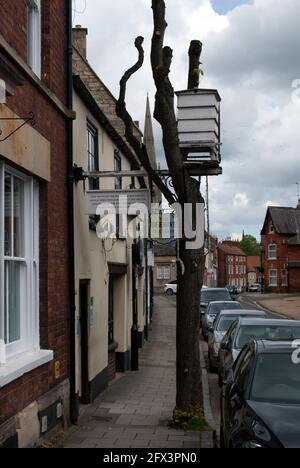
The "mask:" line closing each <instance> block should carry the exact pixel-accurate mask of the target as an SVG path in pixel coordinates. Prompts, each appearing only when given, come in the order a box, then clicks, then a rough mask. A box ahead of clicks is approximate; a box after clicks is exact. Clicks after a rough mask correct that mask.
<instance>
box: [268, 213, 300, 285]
mask: <svg viewBox="0 0 300 468" xmlns="http://www.w3.org/2000/svg"><path fill="white" fill-rule="evenodd" d="M270 224H271V219H270V218H269V219H268V220H267V224H266V233H267V234H265V235H263V236H262V244H263V247H264V268H265V287H266V288H267V289H269V290H270V291H274V292H283V293H284V292H288V291H289V290H290V291H291V292H292V291H300V269H299V268H298V269H289V273H288V274H289V288H288V287H283V286H282V270H284V269H287V268H288V263H289V261H298V262H300V246H290V245H288V240H289V239H290V236H288V235H282V234H276V233H272V234H270V233H269V229H270ZM270 244H276V246H277V259H276V260H269V258H268V246H269V245H270ZM272 269H275V270H277V280H278V281H277V283H278V286H277V288H269V271H270V270H272Z"/></svg>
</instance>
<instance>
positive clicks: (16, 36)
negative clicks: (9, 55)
mask: <svg viewBox="0 0 300 468" xmlns="http://www.w3.org/2000/svg"><path fill="white" fill-rule="evenodd" d="M0 18H1V29H0V33H1V34H2V35H3V36H4V38H5V39H6V41H7V42H8V43H9V44H10V45H11V46H12V47H13V48H14V49H15V50H16V51H17V52H18V53H19V54H20V55H21V57H22V58H23V59H24V60H26V58H27V0H10V1H7V0H1V2H0Z"/></svg>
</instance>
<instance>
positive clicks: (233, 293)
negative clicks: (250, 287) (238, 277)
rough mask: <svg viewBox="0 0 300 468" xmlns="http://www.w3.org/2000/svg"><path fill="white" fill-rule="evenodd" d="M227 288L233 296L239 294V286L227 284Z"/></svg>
mask: <svg viewBox="0 0 300 468" xmlns="http://www.w3.org/2000/svg"><path fill="white" fill-rule="evenodd" d="M226 289H227V291H228V292H229V294H230V295H231V296H238V295H239V291H238V288H237V287H236V286H226Z"/></svg>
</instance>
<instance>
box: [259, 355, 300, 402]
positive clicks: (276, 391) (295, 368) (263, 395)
mask: <svg viewBox="0 0 300 468" xmlns="http://www.w3.org/2000/svg"><path fill="white" fill-rule="evenodd" d="M251 400H254V401H258V402H268V403H275V404H286V405H287V404H289V405H292V404H296V405H299V404H300V372H299V364H297V363H294V362H293V359H292V356H291V354H290V353H282V354H279V353H277V354H262V355H260V356H259V357H258V360H257V365H256V369H255V373H254V378H253V383H252V391H251Z"/></svg>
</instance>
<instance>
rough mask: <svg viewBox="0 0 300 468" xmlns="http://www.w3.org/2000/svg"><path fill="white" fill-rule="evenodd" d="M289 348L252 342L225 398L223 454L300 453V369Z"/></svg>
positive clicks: (287, 344) (225, 389)
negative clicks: (247, 451) (225, 450)
mask: <svg viewBox="0 0 300 468" xmlns="http://www.w3.org/2000/svg"><path fill="white" fill-rule="evenodd" d="M294 348H295V346H294V345H293V343H290V342H269V341H254V342H251V343H249V344H248V345H247V346H246V347H245V348H244V349H243V350H242V352H241V354H240V356H239V358H238V359H237V361H236V364H235V366H234V369H233V375H232V379H231V380H230V381H228V382H227V383H226V385H224V387H223V389H222V395H221V446H222V448H300V424H299V421H300V364H299V359H294V352H295V349H294Z"/></svg>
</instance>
